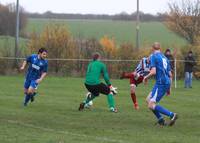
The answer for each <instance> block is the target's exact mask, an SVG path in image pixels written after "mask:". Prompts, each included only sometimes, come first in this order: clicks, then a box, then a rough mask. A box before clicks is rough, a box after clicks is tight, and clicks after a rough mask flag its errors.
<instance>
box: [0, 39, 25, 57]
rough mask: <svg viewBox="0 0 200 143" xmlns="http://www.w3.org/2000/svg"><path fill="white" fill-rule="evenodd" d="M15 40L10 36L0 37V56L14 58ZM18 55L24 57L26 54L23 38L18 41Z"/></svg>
mask: <svg viewBox="0 0 200 143" xmlns="http://www.w3.org/2000/svg"><path fill="white" fill-rule="evenodd" d="M14 48H15V38H14V37H11V36H0V55H1V54H3V55H4V56H14ZM19 49H20V53H21V54H22V55H24V54H25V53H27V51H28V49H27V40H26V39H24V38H20V39H19Z"/></svg>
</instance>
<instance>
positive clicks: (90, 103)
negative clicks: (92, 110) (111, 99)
mask: <svg viewBox="0 0 200 143" xmlns="http://www.w3.org/2000/svg"><path fill="white" fill-rule="evenodd" d="M88 96H89V97H90V96H91V93H90V92H88V93H87V94H86V98H87V97H88ZM87 105H89V106H92V105H93V101H90V102H88V103H87Z"/></svg>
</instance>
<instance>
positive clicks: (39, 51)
mask: <svg viewBox="0 0 200 143" xmlns="http://www.w3.org/2000/svg"><path fill="white" fill-rule="evenodd" d="M43 52H46V53H47V49H45V48H44V47H42V48H40V49H39V50H38V54H41V53H43Z"/></svg>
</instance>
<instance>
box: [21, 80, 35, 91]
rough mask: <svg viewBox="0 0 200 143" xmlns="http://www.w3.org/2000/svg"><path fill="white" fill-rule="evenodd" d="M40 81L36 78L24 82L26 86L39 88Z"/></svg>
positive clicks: (26, 87)
mask: <svg viewBox="0 0 200 143" xmlns="http://www.w3.org/2000/svg"><path fill="white" fill-rule="evenodd" d="M37 86H38V83H37V82H36V80H29V79H26V80H25V82H24V88H25V89H28V88H29V87H32V88H34V89H37Z"/></svg>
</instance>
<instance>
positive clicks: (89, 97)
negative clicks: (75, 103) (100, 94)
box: [83, 94, 96, 104]
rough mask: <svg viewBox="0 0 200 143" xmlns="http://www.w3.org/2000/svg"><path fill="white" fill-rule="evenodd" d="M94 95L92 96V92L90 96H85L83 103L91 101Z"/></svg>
mask: <svg viewBox="0 0 200 143" xmlns="http://www.w3.org/2000/svg"><path fill="white" fill-rule="evenodd" d="M95 97H96V96H94V95H93V94H91V96H88V97H87V98H86V100H85V101H83V102H84V103H85V104H87V103H89V102H90V101H92V100H93V99H94V98H95Z"/></svg>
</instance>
